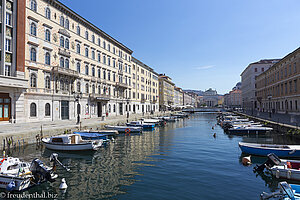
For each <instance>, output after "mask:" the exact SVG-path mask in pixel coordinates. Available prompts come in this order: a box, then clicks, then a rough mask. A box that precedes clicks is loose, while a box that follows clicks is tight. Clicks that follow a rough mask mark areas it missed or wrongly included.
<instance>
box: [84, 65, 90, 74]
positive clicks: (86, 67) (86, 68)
mask: <svg viewBox="0 0 300 200" xmlns="http://www.w3.org/2000/svg"><path fill="white" fill-rule="evenodd" d="M85 75H89V66H88V65H86V66H85Z"/></svg>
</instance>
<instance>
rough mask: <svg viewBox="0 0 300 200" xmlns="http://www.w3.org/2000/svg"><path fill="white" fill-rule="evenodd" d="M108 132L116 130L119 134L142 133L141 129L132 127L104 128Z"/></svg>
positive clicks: (108, 126) (106, 126)
mask: <svg viewBox="0 0 300 200" xmlns="http://www.w3.org/2000/svg"><path fill="white" fill-rule="evenodd" d="M104 127H105V128H106V129H108V130H117V131H118V132H119V133H139V132H141V131H142V127H134V126H110V125H105V126H104Z"/></svg>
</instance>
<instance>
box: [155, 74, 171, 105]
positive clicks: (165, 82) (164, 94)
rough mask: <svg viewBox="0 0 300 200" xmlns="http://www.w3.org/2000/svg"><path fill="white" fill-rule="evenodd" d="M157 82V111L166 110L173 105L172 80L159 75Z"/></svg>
mask: <svg viewBox="0 0 300 200" xmlns="http://www.w3.org/2000/svg"><path fill="white" fill-rule="evenodd" d="M158 81H159V109H160V110H166V109H167V108H171V107H172V105H174V86H175V84H174V83H173V82H172V79H171V78H170V77H169V76H166V75H165V74H160V75H159V77H158Z"/></svg>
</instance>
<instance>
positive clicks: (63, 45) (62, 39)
mask: <svg viewBox="0 0 300 200" xmlns="http://www.w3.org/2000/svg"><path fill="white" fill-rule="evenodd" d="M60 46H61V47H65V38H64V37H63V36H60Z"/></svg>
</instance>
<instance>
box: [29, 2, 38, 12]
mask: <svg viewBox="0 0 300 200" xmlns="http://www.w3.org/2000/svg"><path fill="white" fill-rule="evenodd" d="M30 9H31V10H33V11H35V12H36V10H37V5H36V1H35V0H31V3H30Z"/></svg>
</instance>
